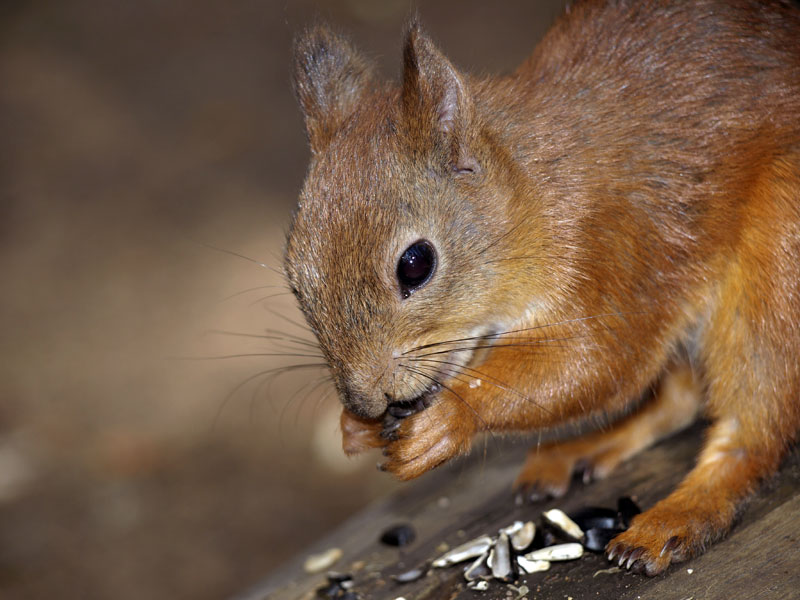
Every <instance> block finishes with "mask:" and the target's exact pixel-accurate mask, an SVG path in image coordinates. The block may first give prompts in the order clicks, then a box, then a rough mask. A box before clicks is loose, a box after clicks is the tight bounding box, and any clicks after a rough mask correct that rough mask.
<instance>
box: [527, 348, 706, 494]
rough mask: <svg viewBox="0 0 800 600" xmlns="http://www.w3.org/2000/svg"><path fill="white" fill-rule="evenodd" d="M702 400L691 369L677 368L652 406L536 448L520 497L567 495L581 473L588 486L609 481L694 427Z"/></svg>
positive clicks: (529, 458)
mask: <svg viewBox="0 0 800 600" xmlns="http://www.w3.org/2000/svg"><path fill="white" fill-rule="evenodd" d="M699 402H700V386H699V383H698V381H697V378H696V376H695V375H694V373H693V372H692V369H691V367H690V366H689V365H688V364H685V363H684V364H680V365H676V366H674V367H673V368H671V369H670V370H668V371H667V372H666V373H665V375H664V377H663V378H662V380H661V383H660V385H659V389H658V390H657V393H656V394H655V396H654V398H652V400H651V401H650V402H648V403H647V404H645V405H644V406H642V407H641V408H640V409H639V410H638V411H637V412H635V413H633V414H631V415H630V416H628V417H626V418H624V419H622V420H620V421H618V422H616V423H614V424H613V425H612V427H611V428H610V429H603V430H600V431H596V432H593V433H590V434H588V435H586V436H582V437H580V438H576V439H573V440H567V441H564V442H554V443H550V444H544V445H541V446H535V447H533V448H531V450H530V451H529V452H528V456H527V458H526V460H525V464H524V465H523V467H522V471H521V472H520V474H519V476H518V477H517V480H516V482H515V484H514V487H515V489H517V490H518V492H519V496H518V498H520V499H521V500H522V499H528V500H531V501H535V500H539V499H541V498H543V497H547V496H554V497H559V496H562V495H563V494H564V493H565V492H566V491H567V488H568V487H569V484H570V481H571V479H572V474H573V473H574V472H575V471H578V470H582V471H583V480H584V483H588V482H589V481H590V480H591V479H602V478H604V477H605V476H606V475H608V474H609V473H610V472H611V471H613V470H614V468H615V467H616V466H617V465H619V464H620V463H621V462H623V461H625V460H627V459H628V458H630V457H632V456H634V455H635V454H637V453H638V452H640V451H642V450H644V449H645V448H647V447H648V446H650V445H652V444H654V443H655V442H657V441H658V440H660V439H662V438H664V437H666V436H668V435H669V434H671V433H673V432H675V431H678V430H680V429H683V428H684V427H687V426H688V425H690V424H691V423H692V422H693V421H694V420H695V418H696V416H697V410H698V406H699Z"/></svg>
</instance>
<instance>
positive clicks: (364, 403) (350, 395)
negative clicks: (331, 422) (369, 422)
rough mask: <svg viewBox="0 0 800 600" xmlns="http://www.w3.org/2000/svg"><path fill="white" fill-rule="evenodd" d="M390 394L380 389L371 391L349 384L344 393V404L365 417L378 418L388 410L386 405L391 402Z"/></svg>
mask: <svg viewBox="0 0 800 600" xmlns="http://www.w3.org/2000/svg"><path fill="white" fill-rule="evenodd" d="M390 401H391V400H390V398H389V395H388V394H384V393H383V392H381V391H380V390H374V392H372V393H370V392H369V391H366V390H358V389H354V388H353V387H350V386H348V388H347V389H346V390H345V392H344V394H342V404H344V407H345V408H346V409H347V410H348V411H350V412H351V413H353V414H355V415H356V416H359V417H361V418H363V419H377V418H379V417H381V416H382V415H383V413H384V412H386V407H387V406H388V404H389V402H390Z"/></svg>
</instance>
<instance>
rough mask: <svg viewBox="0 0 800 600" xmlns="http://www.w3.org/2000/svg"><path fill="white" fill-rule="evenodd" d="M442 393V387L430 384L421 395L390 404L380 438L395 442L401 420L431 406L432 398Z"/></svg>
mask: <svg viewBox="0 0 800 600" xmlns="http://www.w3.org/2000/svg"><path fill="white" fill-rule="evenodd" d="M441 391H442V385H441V384H440V383H438V382H435V383H432V384H431V385H430V386H429V387H428V388H427V389H426V390H425V391H424V392H422V394H420V395H419V396H417V397H416V398H412V399H411V400H400V401H397V402H390V403H389V405H388V406H387V407H386V413H385V414H384V416H383V429H381V434H380V435H381V437H382V438H383V439H385V440H390V441H393V440H396V439H397V431H398V429H400V425H401V424H402V423H403V419H406V418H408V417H410V416H411V415H415V414H417V413H419V412H422V411H423V410H425V409H426V408H428V407H429V406H430V405H431V402H432V401H433V397H434V396H435V395H436V394H438V393H439V392H441Z"/></svg>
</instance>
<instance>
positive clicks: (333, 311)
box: [285, 23, 528, 418]
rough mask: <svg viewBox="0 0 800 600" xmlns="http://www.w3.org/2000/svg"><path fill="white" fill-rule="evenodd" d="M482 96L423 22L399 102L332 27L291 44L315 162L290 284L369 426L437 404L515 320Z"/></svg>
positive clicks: (498, 178)
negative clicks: (453, 378)
mask: <svg viewBox="0 0 800 600" xmlns="http://www.w3.org/2000/svg"><path fill="white" fill-rule="evenodd" d="M475 85H476V83H475V82H474V81H472V80H471V79H469V78H467V77H466V76H465V75H463V74H462V73H460V72H459V71H458V70H457V69H456V68H455V67H454V66H453V65H452V63H451V62H450V61H449V60H448V59H447V58H446V57H445V56H444V55H443V54H442V53H441V52H440V51H439V50H438V49H437V48H436V47H435V45H434V44H433V42H432V41H431V40H430V39H429V37H427V36H426V35H425V34H424V33H423V32H422V31H421V29H420V27H419V26H418V25H417V24H416V23H414V24H412V25H411V26H410V28H409V30H408V33H407V35H406V40H405V46H404V62H403V74H402V85H401V86H400V87H399V88H397V87H391V86H387V85H384V84H382V83H379V82H378V81H377V79H376V77H375V75H374V71H373V68H372V66H371V65H370V63H369V61H367V60H366V59H365V58H364V57H362V56H361V55H360V54H359V53H358V52H357V51H356V50H355V49H354V48H353V46H352V45H351V44H350V43H349V42H348V41H347V40H346V39H344V38H342V37H340V36H339V35H337V34H335V33H333V32H332V31H330V30H329V29H327V28H325V27H316V28H314V29H311V30H309V31H307V32H306V33H305V34H304V35H303V36H302V37H300V38H299V40H298V41H297V42H296V45H295V59H294V86H295V90H296V95H297V98H298V100H299V103H300V107H301V110H302V112H303V115H304V118H305V128H306V134H307V137H308V140H309V144H310V147H311V154H312V155H311V162H310V165H309V169H308V173H307V176H306V180H305V183H304V185H303V188H302V191H301V193H300V199H299V205H298V208H297V211H296V212H295V215H294V220H293V223H292V226H291V229H290V231H289V236H288V242H287V247H286V255H285V270H286V274H287V277H288V280H289V283H290V286H291V289H292V291H293V292H294V294H295V295H296V296H297V298H298V300H299V303H300V306H301V308H302V310H303V312H304V313H305V316H306V318H307V320H308V322H309V324H310V326H311V328H312V330H313V332H314V333H315V335H316V336H317V338H318V339H319V342H320V346H321V349H322V351H323V353H324V355H325V357H326V359H327V361H328V363H329V366H330V368H331V372H332V374H333V378H334V381H335V383H336V387H337V389H338V391H339V394H340V397H341V399H342V402H343V403H344V405H345V407H346V408H347V409H348V410H350V411H351V412H353V413H355V414H357V415H360V416H362V417H365V418H377V417H379V416H380V415H381V414H383V412H384V411H385V410H386V407H387V405H388V403H390V402H402V401H409V400H414V399H416V398H419V397H421V396H424V395H426V394H430V393H432V391H434V390H436V389H438V388H439V387H440V386H439V384H440V383H441V382H444V381H446V380H447V379H448V378H449V376H450V375H449V374H451V373H455V372H457V371H458V368H459V366H465V365H468V364H469V365H472V364H475V362H476V361H477V360H478V357H479V355H480V354H481V352H480V351H478V348H485V347H486V345H487V343H486V339H487V338H486V337H485V336H487V335H491V334H492V333H494V332H496V331H498V330H499V328H505V327H506V326H507V325H508V323H509V322H510V321H511V320H512V319H513V318H514V317H513V315H515V314H516V315H517V316H519V313H520V310H524V309H521V308H520V303H521V302H523V301H522V300H520V299H519V298H516V296H515V294H516V295H519V294H520V293H519V292H518V291H516V288H518V287H519V286H515V285H514V284H513V278H509V277H508V276H507V275H506V274H505V273H504V269H507V268H509V267H510V263H509V262H505V264H504V261H502V260H497V257H498V255H499V254H502V253H506V254H507V253H509V252H511V251H512V250H511V248H512V247H513V245H514V243H515V242H514V238H515V235H514V234H513V233H512V234H511V235H509V232H510V229H511V228H512V227H513V222H512V219H513V216H512V215H510V214H509V213H510V208H509V203H510V198H511V196H512V195H513V183H512V181H511V178H512V177H513V171H514V169H513V164H511V162H510V160H509V159H508V157H507V155H506V153H505V152H504V151H503V150H502V149H501V148H500V147H499V146H498V144H497V143H496V142H495V141H494V140H493V139H492V135H491V132H490V129H489V128H488V127H487V126H486V125H485V123H484V121H483V120H482V118H481V115H480V114H479V111H478V106H477V104H476V95H475V90H474V86H475ZM525 301H526V302H527V301H528V300H525Z"/></svg>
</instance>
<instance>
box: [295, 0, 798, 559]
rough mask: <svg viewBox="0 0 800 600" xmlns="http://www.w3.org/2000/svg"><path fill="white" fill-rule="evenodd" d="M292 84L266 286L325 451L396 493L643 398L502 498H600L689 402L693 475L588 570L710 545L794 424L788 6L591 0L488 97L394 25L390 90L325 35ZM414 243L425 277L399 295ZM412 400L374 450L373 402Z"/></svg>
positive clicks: (536, 459) (793, 116) (793, 85)
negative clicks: (362, 460)
mask: <svg viewBox="0 0 800 600" xmlns="http://www.w3.org/2000/svg"><path fill="white" fill-rule="evenodd" d="M295 65H296V67H295V68H296V72H295V82H296V89H297V93H298V98H299V100H300V103H301V107H302V108H303V111H304V114H305V116H306V124H307V133H308V136H309V140H310V144H311V148H312V151H313V156H312V160H311V165H310V167H309V172H308V176H307V179H306V182H305V185H304V188H303V191H302V193H301V197H300V204H299V208H298V211H297V213H296V215H295V219H294V222H293V225H292V230H291V232H290V235H289V240H288V246H287V251H286V271H287V274H288V278H289V281H290V283H291V285H292V288H293V290H294V291H295V293H296V294H297V297H298V299H299V301H300V305H301V307H302V309H303V311H304V312H305V314H306V317H307V318H308V321H309V323H310V324H311V327H312V329H313V330H314V332H315V334H316V335H317V336H318V338H319V341H320V346H321V348H322V350H323V352H324V353H325V356H326V357H327V359H328V362H329V364H330V367H331V371H332V373H333V375H334V380H335V381H336V384H337V387H338V389H339V392H340V395H341V397H342V401H343V403H344V406H345V411H344V412H343V415H342V430H343V434H344V446H345V450H346V451H348V452H356V451H360V450H363V449H366V448H371V447H382V448H383V449H384V454H385V455H386V456H387V461H386V463H385V465H384V468H385V469H386V470H388V471H390V472H392V473H393V474H395V475H396V476H397V477H399V478H401V479H409V478H412V477H416V476H418V475H420V474H422V473H424V472H425V471H427V470H429V469H431V468H433V467H436V466H437V465H439V464H441V463H442V462H444V461H445V460H447V459H449V458H451V457H453V456H455V455H458V454H461V453H464V452H466V451H468V449H469V448H470V445H471V440H472V438H473V436H474V435H475V434H476V433H477V432H479V431H483V430H487V429H488V430H492V431H531V430H537V429H542V428H547V427H552V426H558V425H561V424H564V423H568V422H573V421H577V420H585V419H586V418H598V417H600V418H602V417H603V416H607V415H618V414H622V413H624V412H625V411H626V410H627V409H628V408H629V407H630V406H632V405H633V404H635V403H636V402H637V401H638V400H639V399H640V398H641V397H642V395H643V393H644V392H645V391H646V390H647V389H648V388H649V387H651V386H652V385H654V383H655V382H656V381H659V380H660V381H662V389H663V390H666V391H664V392H663V393H661V394H659V395H658V396H657V397H656V399H655V400H654V401H653V404H652V406H645V407H644V408H642V409H641V410H640V411H639V412H637V413H634V414H632V415H630V416H628V417H626V418H625V419H623V420H622V421H620V422H619V424H618V425H617V429H616V430H614V429H612V430H610V431H609V432H607V433H596V434H592V437H590V438H589V442H590V443H587V442H581V441H572V442H566V443H564V444H562V445H560V446H559V445H556V446H548V447H545V448H541V449H538V450H534V451H532V453H531V456H530V457H529V459H528V463H527V464H526V467H525V469H524V470H523V472H522V474H521V476H520V479H519V481H518V485H519V486H520V487H521V488H522V489H523V490H525V491H526V492H530V493H535V492H537V491H543V492H546V493H551V494H559V493H563V491H564V490H565V489H566V485H567V483H568V480H569V477H570V473H571V470H572V469H573V468H574V466H575V464H578V463H581V464H584V465H588V468H589V469H590V470H591V471H592V472H594V474H595V475H597V476H602V475H603V474H605V472H607V471H608V470H609V469H610V468H613V466H615V465H616V464H617V463H618V462H619V461H620V460H623V459H624V458H626V457H627V456H629V455H631V454H632V453H634V452H636V451H638V450H639V449H641V448H643V447H645V446H646V445H647V444H648V443H651V442H652V441H653V440H654V439H657V438H658V437H661V436H663V435H664V434H666V433H668V432H669V431H671V430H673V429H675V428H677V427H681V426H684V425H685V424H686V423H688V422H690V421H691V419H692V418H693V415H694V412H695V410H696V407H697V403H698V398H699V395H700V392H699V391H698V390H702V391H703V392H704V393H703V396H704V413H705V415H706V416H707V417H708V418H710V419H711V420H712V421H713V423H712V425H711V427H710V429H709V432H708V439H707V441H706V445H705V448H704V449H703V451H702V453H701V455H700V458H699V462H698V464H697V466H696V468H695V469H694V470H693V471H692V472H691V473H690V474H689V475H688V476H687V478H686V479H685V480H684V481H683V482H682V483H681V485H680V486H679V487H678V489H677V490H676V491H675V492H673V493H672V494H671V495H670V496H669V497H667V498H666V499H664V500H662V501H661V502H659V503H658V504H657V505H656V506H654V507H653V508H651V509H650V510H648V511H646V512H645V513H643V514H642V515H640V516H639V517H637V518H636V519H635V520H634V522H633V525H632V527H631V528H630V529H629V530H628V531H627V532H625V533H624V534H622V535H620V536H619V537H617V538H616V539H615V540H613V541H612V542H611V544H610V545H609V548H608V552H609V556H610V557H612V558H615V559H618V560H620V562H621V563H623V562H624V563H625V564H626V565H627V566H628V567H636V568H639V569H644V570H645V571H646V572H647V573H649V574H654V573H658V572H661V571H662V570H663V569H665V568H666V567H667V566H668V565H669V564H670V562H672V561H678V560H682V559H684V558H686V557H688V556H692V555H694V554H697V553H698V552H701V551H702V550H703V549H704V548H705V546H706V545H707V544H708V543H710V542H712V541H714V540H715V539H717V538H719V537H720V536H722V535H724V533H725V532H726V531H727V530H728V529H729V527H730V526H731V524H732V522H733V520H734V517H735V515H736V513H737V510H738V509H739V508H740V507H741V505H742V503H743V501H744V500H745V499H746V497H747V496H748V495H749V494H750V493H751V492H752V491H753V490H754V488H755V486H756V485H757V484H758V482H759V481H760V480H761V479H762V478H763V477H765V476H767V475H769V474H770V473H772V472H774V470H775V469H776V468H777V466H778V464H779V461H780V459H781V457H782V455H783V454H784V452H785V450H786V448H787V446H788V445H789V444H790V443H792V441H793V440H794V439H795V438H796V436H797V432H798V429H800V366H799V362H798V360H797V355H798V352H800V266H799V265H800V11H798V10H797V9H796V8H793V7H792V6H790V5H789V4H788V3H785V2H780V1H778V0H774V1H764V2H758V1H755V0H731V1H728V0H697V1H693V2H673V1H666V0H664V1H659V0H650V1H643V2H638V1H625V0H617V1H614V0H610V1H601V0H587V1H584V2H578V3H577V4H575V5H574V6H572V7H571V8H570V10H569V11H568V12H567V14H565V15H564V16H563V17H562V18H561V19H560V20H559V21H558V22H557V23H556V24H555V25H554V27H553V28H552V30H551V31H550V32H549V34H548V35H547V36H546V37H545V39H544V40H543V41H542V42H541V44H540V45H539V46H538V47H537V49H536V50H535V52H534V53H533V55H532V56H531V57H530V58H529V59H528V60H527V61H526V62H525V63H524V64H523V65H522V66H521V67H520V68H519V69H518V70H517V71H516V72H514V73H512V74H511V75H508V76H504V77H492V78H487V79H476V78H471V77H469V76H467V75H465V74H463V73H461V72H459V71H458V70H457V69H455V68H454V67H453V65H452V64H451V63H450V62H449V61H448V60H447V59H446V58H445V57H444V56H443V55H442V54H441V53H440V52H439V50H438V49H437V48H436V47H435V46H434V45H433V43H432V42H431V41H430V39H429V38H428V37H426V36H425V35H424V34H423V33H422V32H421V31H420V29H419V27H418V26H416V25H414V26H412V27H411V29H410V31H409V34H408V38H407V42H406V48H405V54H404V74H403V82H402V86H401V87H400V88H399V89H398V88H394V87H391V86H384V85H383V84H377V83H375V82H374V78H373V76H372V75H371V68H370V66H369V65H368V64H367V62H366V61H364V59H363V58H361V57H360V55H358V53H357V52H356V51H355V50H354V49H353V48H352V47H351V46H350V45H349V44H348V43H347V42H346V41H344V40H343V39H342V38H340V37H339V36H337V35H335V34H333V33H331V32H330V31H328V30H327V29H324V28H317V29H313V30H311V31H309V32H308V33H307V34H306V35H305V36H304V37H303V38H301V40H300V41H299V42H298V45H297V53H296V61H295ZM420 238H424V239H427V240H430V241H431V242H432V243H433V245H434V246H435V247H436V249H437V252H438V257H439V262H438V266H437V268H436V272H435V273H434V275H433V277H432V279H431V280H430V282H429V283H427V284H426V285H425V286H423V287H421V288H420V289H418V290H417V291H415V292H414V293H413V294H412V295H411V296H410V297H409V298H407V299H403V297H402V295H401V294H400V293H399V292H398V283H397V281H396V274H395V273H396V271H395V270H396V266H397V262H398V259H399V257H400V255H401V254H402V253H403V251H404V249H405V248H406V247H408V246H409V244H411V243H413V242H414V241H415V240H417V239H420ZM689 364H691V366H692V370H688V369H689V367H688V366H687V365H689ZM687 373H689V374H688V375H687ZM434 381H435V382H437V383H440V384H441V385H442V386H443V387H442V389H439V388H436V387H433V388H432V383H433V382H434ZM681 382H682V383H681ZM478 384H480V385H478ZM669 386H672V387H671V388H670V387H669ZM669 390H671V391H669ZM681 390H683V391H681ZM421 396H424V397H426V399H427V400H428V401H430V406H429V407H428V408H427V409H426V410H424V411H422V412H420V413H417V414H414V415H412V416H409V417H408V418H406V419H404V420H403V421H402V423H401V424H400V427H399V429H398V430H397V432H396V435H392V436H385V435H384V436H382V435H381V431H382V428H383V426H382V424H381V420H380V419H381V418H382V417H383V415H384V413H385V411H386V409H387V406H388V405H389V403H398V402H403V401H412V400H414V399H415V398H418V397H421ZM676 411H678V414H677V417H676Z"/></svg>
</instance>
